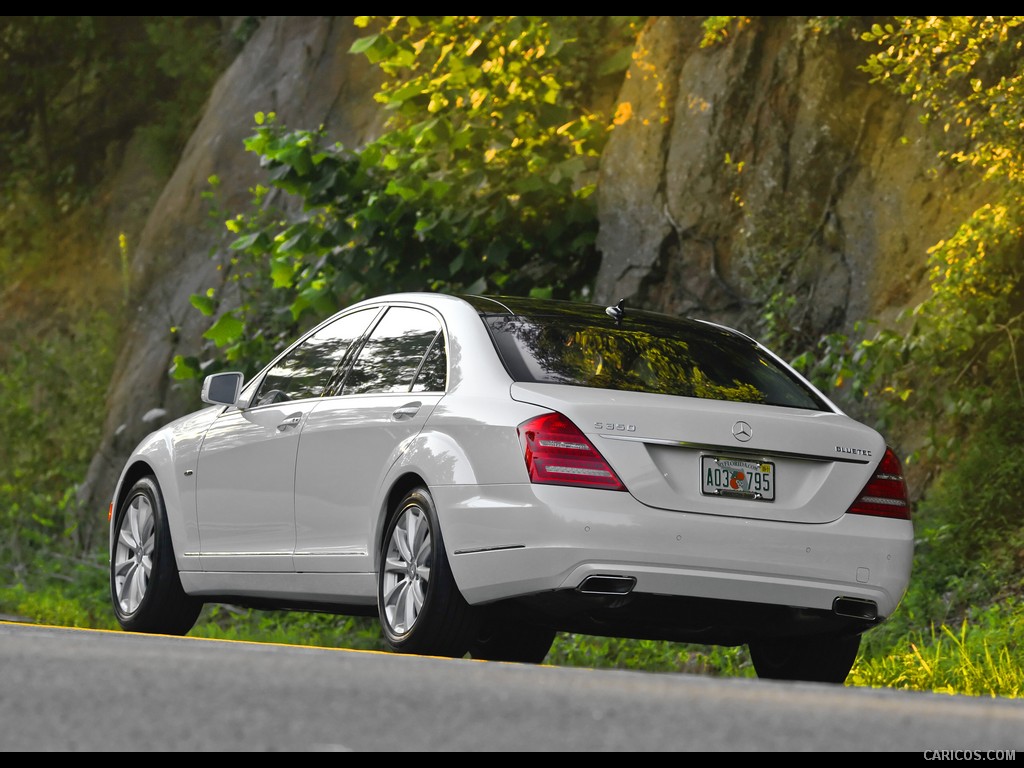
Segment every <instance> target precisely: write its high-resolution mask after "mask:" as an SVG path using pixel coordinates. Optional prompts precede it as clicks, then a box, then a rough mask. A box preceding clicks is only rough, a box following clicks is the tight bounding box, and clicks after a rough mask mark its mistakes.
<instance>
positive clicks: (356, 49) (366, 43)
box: [348, 35, 380, 53]
mask: <svg viewBox="0 0 1024 768" xmlns="http://www.w3.org/2000/svg"><path fill="white" fill-rule="evenodd" d="M378 39H380V35H367V36H366V37H360V38H359V39H358V40H356V41H355V42H354V43H352V45H351V47H350V48H349V49H348V52H349V53H366V52H367V51H368V50H370V49H371V48H373V46H374V45H375V44H376V43H377V40H378Z"/></svg>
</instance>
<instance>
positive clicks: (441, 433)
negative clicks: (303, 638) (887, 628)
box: [110, 293, 913, 682]
mask: <svg viewBox="0 0 1024 768" xmlns="http://www.w3.org/2000/svg"><path fill="white" fill-rule="evenodd" d="M202 398H203V401H204V402H205V403H208V404H209V406H208V407H206V408H205V409H203V410H200V411H198V412H196V413H193V414H191V415H188V416H185V417H183V418H180V419H177V420H176V421H173V422H172V423H170V424H168V425H166V426H165V427H163V428H161V429H159V430H158V431H156V432H154V433H153V434H151V435H149V436H148V437H147V438H145V439H144V440H143V441H142V442H141V444H140V445H139V446H138V447H137V448H136V449H135V451H134V452H133V453H132V455H131V457H130V458H129V459H128V461H127V462H126V465H125V467H124V469H123V471H122V473H121V476H120V479H119V481H118V483H117V487H116V489H115V491H114V497H113V501H112V504H111V508H110V589H111V597H112V603H113V607H114V612H115V613H116V616H117V619H118V621H119V623H120V625H121V626H122V627H123V628H124V629H125V630H130V631H137V632H154V633H162V634H184V633H186V632H188V631H189V630H190V629H191V628H192V627H193V625H194V623H195V621H196V620H197V618H198V615H199V612H200V610H201V608H202V606H203V604H204V603H231V604H235V605H241V606H249V607H254V608H265V609H275V610H280V609H291V610H300V611H328V612H333V613H338V614H344V615H365V616H376V617H378V618H379V620H380V624H381V628H382V632H383V637H384V640H385V641H386V643H387V645H388V647H390V648H391V649H393V650H394V651H398V652H403V653H416V654H427V655H436V656H449V657H462V656H465V655H467V654H469V655H470V656H472V657H473V658H477V659H492V660H503V661H519V662H528V663H540V662H543V660H544V659H545V657H546V655H547V653H548V651H549V649H550V647H551V644H552V642H553V640H554V638H555V634H556V633H557V632H574V633H580V634H588V635H599V636H606V637H626V638H641V639H651V640H667V641H675V642H686V643H700V644H710V645H740V644H747V645H748V647H749V650H750V656H751V660H752V662H753V665H754V668H755V670H756V672H757V674H758V676H760V677H767V678H778V679H799V680H813V681H822V682H843V681H845V679H846V677H847V675H848V673H849V671H850V669H851V667H852V665H853V663H854V661H855V660H856V656H857V653H858V649H859V647H860V638H861V635H862V634H863V633H864V632H865V631H867V630H869V629H871V628H872V627H874V626H876V625H878V624H879V623H880V622H882V621H884V620H885V619H886V618H887V617H889V616H890V615H891V614H892V612H893V611H894V610H895V609H896V607H897V605H898V604H899V602H900V600H901V599H902V598H903V595H904V593H905V590H906V588H907V585H908V582H909V579H910V570H911V562H912V557H913V530H912V523H911V519H910V503H909V500H908V495H907V487H906V483H905V481H904V478H903V473H902V467H901V462H900V460H899V459H898V458H897V456H896V455H895V453H894V452H893V451H892V450H891V449H890V448H889V447H888V446H887V445H886V442H885V440H884V438H883V437H882V436H881V435H879V434H878V433H877V432H876V431H875V430H874V429H871V428H870V427H868V426H865V425H864V424H861V423H859V422H857V421H855V420H853V419H851V418H850V417H848V416H846V415H844V414H843V413H842V411H841V410H840V409H839V408H838V407H837V406H836V405H834V404H833V403H832V402H830V401H829V399H828V398H827V397H826V396H825V395H824V394H823V393H822V392H820V391H819V390H817V389H816V388H815V387H814V386H813V385H812V384H811V383H810V382H808V381H807V380H806V379H805V378H804V377H802V376H801V375H800V374H799V373H798V372H797V371H795V370H794V369H792V368H791V367H790V366H789V365H787V364H786V363H785V362H784V361H783V360H781V359H780V358H779V357H778V356H776V355H775V354H773V353H772V352H771V351H769V350H768V349H766V348H765V347H764V346H762V345H761V344H759V343H758V342H757V341H755V340H754V339H751V338H750V337H748V336H746V335H744V334H742V333H739V332H737V331H735V330H732V329H729V328H726V327H723V326H721V325H717V324H713V323H709V322H704V321H699V320H689V319H681V318H677V317H672V316H668V315H663V314H657V313H652V312H645V311H641V310H638V309H632V308H630V307H629V306H625V305H624V303H623V302H619V303H618V304H617V305H615V306H610V307H603V306H593V305H587V304H580V303H574V302H560V301H546V300H537V299H527V298H514V297H488V296H449V295H442V294H432V293H406V294H393V295H389V296H382V297H380V298H375V299H370V300H366V301H362V302H360V303H357V304H355V305H353V306H351V307H349V308H348V309H345V310H343V311H341V312H339V313H338V314H336V315H335V316H333V317H331V318H330V319H328V320H326V321H325V322H323V323H321V324H320V325H318V326H317V327H315V328H313V329H312V330H310V331H309V332H308V333H306V334H305V335H303V336H302V337H301V338H299V339H298V340H297V341H296V342H295V343H294V344H292V345H291V346H290V347H289V348H288V349H286V350H285V351H284V352H283V353H282V354H281V355H280V356H279V357H278V358H277V359H275V360H273V361H272V362H271V363H270V364H269V365H267V366H266V368H264V369H263V371H261V372H260V373H259V374H258V375H256V376H254V377H253V378H251V379H250V380H249V381H243V376H242V374H240V373H216V374H213V375H210V376H208V377H207V378H206V380H205V382H204V384H203V391H202Z"/></svg>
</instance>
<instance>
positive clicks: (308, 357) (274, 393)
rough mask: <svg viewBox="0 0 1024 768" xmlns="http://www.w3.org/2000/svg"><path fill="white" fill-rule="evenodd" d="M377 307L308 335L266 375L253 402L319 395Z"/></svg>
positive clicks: (347, 316) (352, 314)
mask: <svg viewBox="0 0 1024 768" xmlns="http://www.w3.org/2000/svg"><path fill="white" fill-rule="evenodd" d="M377 311H378V310H377V309H364V310H360V311H358V312H353V313H351V314H348V315H344V316H343V317H340V318H338V319H337V320H335V321H334V322H332V323H330V324H329V325H326V326H324V327H323V328H321V329H320V330H318V331H317V332H316V333H314V334H312V335H310V336H308V337H307V338H306V339H304V340H303V341H302V342H301V343H300V344H299V345H298V346H296V347H295V348H294V349H292V350H291V351H290V352H289V353H288V354H286V355H285V356H284V357H282V358H281V359H280V360H278V361H277V363H275V364H274V366H273V367H272V368H271V369H270V370H269V371H267V375H266V376H264V377H263V382H262V383H261V384H260V388H259V391H258V392H257V393H256V397H255V398H254V399H253V403H252V404H253V405H254V406H257V405H267V404H269V403H281V402H286V401H289V400H305V399H307V398H311V397H320V396H321V395H322V394H323V392H324V388H325V387H326V386H327V383H328V382H329V381H330V379H331V376H332V375H333V374H334V371H335V370H336V369H337V368H338V365H339V364H340V363H341V362H342V361H343V359H344V357H345V354H346V353H347V352H348V350H349V348H350V347H351V346H352V343H353V342H354V341H356V340H358V339H359V338H360V337H361V336H362V335H363V333H364V332H365V331H366V328H367V326H368V325H369V324H370V321H371V320H372V319H373V318H374V317H375V316H376V314H377Z"/></svg>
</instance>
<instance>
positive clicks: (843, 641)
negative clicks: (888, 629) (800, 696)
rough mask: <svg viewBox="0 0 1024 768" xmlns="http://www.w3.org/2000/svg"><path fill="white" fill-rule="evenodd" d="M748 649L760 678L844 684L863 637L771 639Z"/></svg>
mask: <svg viewBox="0 0 1024 768" xmlns="http://www.w3.org/2000/svg"><path fill="white" fill-rule="evenodd" d="M748 645H749V648H750V660H751V661H752V662H753V664H754V670H755V671H756V672H757V676H758V677H761V678H765V679H769V680H807V681H810V682H818V683H844V682H846V677H847V675H849V674H850V670H851V669H852V668H853V662H854V661H856V659H857V652H858V651H859V650H860V635H817V636H810V637H788V638H771V639H762V640H756V641H754V640H752V641H751V642H750V643H749V644H748Z"/></svg>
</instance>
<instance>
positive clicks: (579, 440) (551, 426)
mask: <svg viewBox="0 0 1024 768" xmlns="http://www.w3.org/2000/svg"><path fill="white" fill-rule="evenodd" d="M519 442H520V444H521V445H522V446H523V455H524V457H525V458H526V469H527V470H528V471H529V473H530V482H533V483H550V484H553V485H575V486H582V487H584V488H605V489H607V490H612V491H624V490H626V486H624V485H623V484H622V481H621V480H619V478H618V475H616V474H615V472H614V471H613V470H612V468H611V467H610V466H608V462H607V461H605V460H604V457H603V456H602V455H601V454H600V453H599V452H598V450H597V448H595V447H594V445H593V444H592V443H591V442H590V441H589V440H588V439H587V438H586V436H585V435H584V434H583V433H582V432H581V431H580V429H579V427H577V426H576V425H575V424H573V423H572V422H571V421H569V419H567V418H566V417H565V416H563V415H562V414H560V413H547V414H545V415H543V416H538V417H537V418H535V419H530V420H529V421H525V422H523V423H522V424H520V425H519Z"/></svg>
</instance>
